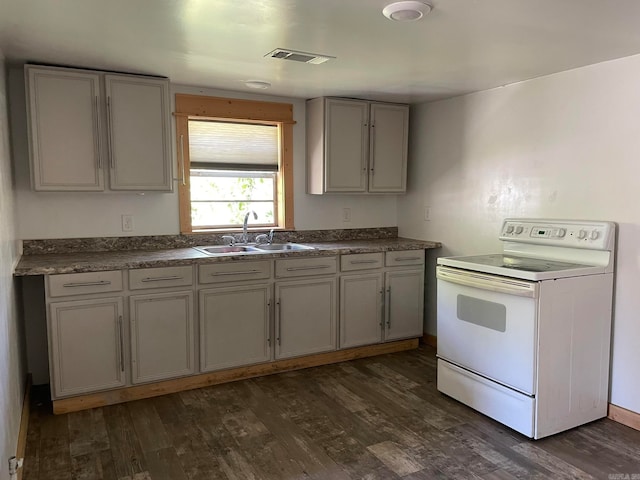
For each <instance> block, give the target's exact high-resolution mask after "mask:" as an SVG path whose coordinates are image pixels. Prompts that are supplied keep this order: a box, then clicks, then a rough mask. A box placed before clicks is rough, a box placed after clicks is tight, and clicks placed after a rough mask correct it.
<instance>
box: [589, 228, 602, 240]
mask: <svg viewBox="0 0 640 480" xmlns="http://www.w3.org/2000/svg"><path fill="white" fill-rule="evenodd" d="M599 236H600V232H598V230H593V231H592V232H591V235H589V238H590V239H591V240H597V238H598V237H599Z"/></svg>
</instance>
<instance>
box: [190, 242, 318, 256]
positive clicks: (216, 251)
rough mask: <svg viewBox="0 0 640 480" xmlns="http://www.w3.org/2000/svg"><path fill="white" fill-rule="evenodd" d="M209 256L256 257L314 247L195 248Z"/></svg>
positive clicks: (241, 246) (282, 244) (277, 245)
mask: <svg viewBox="0 0 640 480" xmlns="http://www.w3.org/2000/svg"><path fill="white" fill-rule="evenodd" d="M193 248H195V249H196V250H198V251H199V252H202V253H206V254H207V255H244V254H247V255H252V254H253V255H255V254H260V253H269V252H291V251H297V250H313V249H314V248H313V247H307V246H306V245H300V244H299V243H271V244H264V245H212V246H201V247H193Z"/></svg>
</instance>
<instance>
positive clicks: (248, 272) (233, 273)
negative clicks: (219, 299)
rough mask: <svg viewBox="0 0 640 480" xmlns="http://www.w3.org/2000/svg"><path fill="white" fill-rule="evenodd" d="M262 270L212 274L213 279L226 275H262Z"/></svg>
mask: <svg viewBox="0 0 640 480" xmlns="http://www.w3.org/2000/svg"><path fill="white" fill-rule="evenodd" d="M261 271H262V270H238V271H236V272H214V273H210V274H209V275H211V276H212V277H220V276H224V275H249V274H251V273H260V272H261Z"/></svg>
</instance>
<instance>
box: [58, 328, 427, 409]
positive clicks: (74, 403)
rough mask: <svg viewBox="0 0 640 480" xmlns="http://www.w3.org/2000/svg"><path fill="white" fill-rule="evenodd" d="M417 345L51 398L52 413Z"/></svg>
mask: <svg viewBox="0 0 640 480" xmlns="http://www.w3.org/2000/svg"><path fill="white" fill-rule="evenodd" d="M417 347H418V339H417V338H412V339H409V340H400V341H397V342H390V343H381V344H377V345H367V346H365V347H356V348H350V349H347V350H338V351H333V352H326V353H319V354H315V355H309V356H306V357H299V358H292V359H286V360H277V361H275V362H269V363H261V364H258V365H251V366H248V367H239V368H232V369H229V370H221V371H219V372H211V373H205V374H200V375H194V376H189V377H182V378H177V379H174V380H166V381H164V382H157V383H151V384H147V385H137V386H133V387H126V388H119V389H117V390H109V391H106V392H100V393H93V394H89V395H82V396H77V397H71V398H65V399H61V400H54V401H53V413H55V414H56V415H57V414H63V413H70V412H77V411H79V410H86V409H89V408H97V407H104V406H106V405H114V404H117V403H123V402H128V401H131V400H140V399H142V398H151V397H158V396H160V395H167V394H170V393H176V392H181V391H184V390H193V389H195V388H202V387H209V386H211V385H218V384H220V383H227V382H234V381H236V380H244V379H247V378H253V377H259V376H264V375H270V374H273V373H281V372H288V371H291V370H300V369H303V368H309V367H318V366H320V365H328V364H331V363H338V362H344V361H347V360H355V359H357V358H365V357H372V356H374V355H382V354H385V353H394V352H401V351H404V350H412V349H414V348H417Z"/></svg>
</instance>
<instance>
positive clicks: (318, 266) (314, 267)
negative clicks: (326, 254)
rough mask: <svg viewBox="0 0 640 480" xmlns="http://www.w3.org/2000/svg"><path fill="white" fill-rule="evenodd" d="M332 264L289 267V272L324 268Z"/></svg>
mask: <svg viewBox="0 0 640 480" xmlns="http://www.w3.org/2000/svg"><path fill="white" fill-rule="evenodd" d="M330 267H331V265H308V266H306V267H305V266H302V267H287V272H299V271H301V270H320V269H323V268H330Z"/></svg>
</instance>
